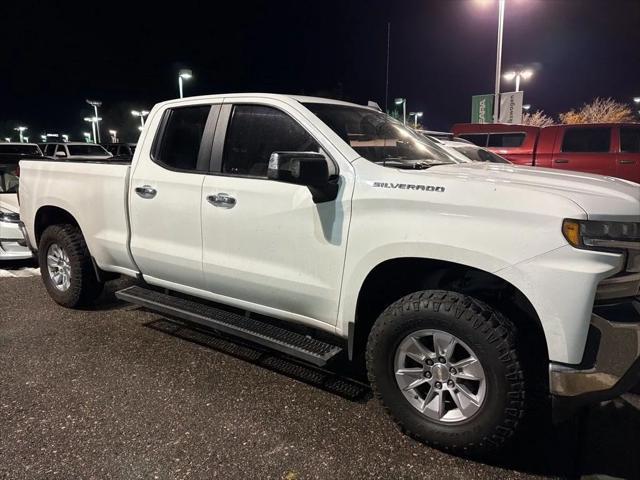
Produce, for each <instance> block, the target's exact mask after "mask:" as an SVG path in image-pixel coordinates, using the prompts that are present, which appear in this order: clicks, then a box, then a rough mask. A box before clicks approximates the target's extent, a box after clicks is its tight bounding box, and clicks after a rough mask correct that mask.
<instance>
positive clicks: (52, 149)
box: [44, 143, 56, 156]
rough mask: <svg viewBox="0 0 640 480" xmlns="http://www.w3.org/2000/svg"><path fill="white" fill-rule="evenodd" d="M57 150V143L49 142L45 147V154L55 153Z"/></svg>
mask: <svg viewBox="0 0 640 480" xmlns="http://www.w3.org/2000/svg"><path fill="white" fill-rule="evenodd" d="M55 150H56V145H55V144H54V143H49V144H47V146H46V147H45V149H44V154H45V155H49V156H51V155H53V152H55Z"/></svg>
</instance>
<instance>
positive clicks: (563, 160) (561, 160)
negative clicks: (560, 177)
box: [554, 158, 569, 163]
mask: <svg viewBox="0 0 640 480" xmlns="http://www.w3.org/2000/svg"><path fill="white" fill-rule="evenodd" d="M554 162H555V163H569V160H566V159H564V158H558V159H557V160H554Z"/></svg>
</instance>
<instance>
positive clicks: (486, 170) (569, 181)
mask: <svg viewBox="0 0 640 480" xmlns="http://www.w3.org/2000/svg"><path fill="white" fill-rule="evenodd" d="M425 172H429V173H430V174H431V175H438V176H443V177H448V176H455V177H456V178H457V179H459V180H462V179H465V180H467V181H476V182H478V181H479V182H490V183H494V184H502V185H509V186H512V187H522V188H523V189H534V190H539V191H544V192H547V193H552V194H555V195H560V196H562V197H564V198H567V199H569V200H571V201H572V202H574V203H576V204H577V205H579V206H580V207H581V208H582V209H583V210H584V211H585V213H586V214H587V217H588V218H589V219H592V220H614V219H615V220H620V221H622V220H626V221H640V184H637V183H634V182H630V181H628V180H623V179H620V178H614V177H606V176H602V175H593V174H589V173H582V172H572V171H566V170H563V171H560V170H554V169H550V168H539V167H525V166H515V165H506V164H504V165H503V164H496V163H486V162H473V163H465V164H457V165H441V166H437V167H432V168H430V169H428V170H425Z"/></svg>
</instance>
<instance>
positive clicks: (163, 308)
mask: <svg viewBox="0 0 640 480" xmlns="http://www.w3.org/2000/svg"><path fill="white" fill-rule="evenodd" d="M116 297H118V298H119V299H120V300H124V301H125V302H129V303H134V304H136V305H141V306H143V307H145V308H148V309H149V310H153V311H155V312H158V313H162V314H165V315H170V316H174V317H178V318H181V319H183V320H187V321H190V322H194V323H198V324H200V325H204V326H206V327H209V328H213V329H215V330H218V331H220V332H224V333H226V334H229V335H233V336H236V337H240V338H243V339H245V340H249V341H251V342H254V343H258V344H260V345H264V346H266V347H269V348H271V349H273V350H277V351H279V352H282V353H286V354H287V355H291V356H292V357H296V358H300V359H302V360H305V361H307V362H310V363H312V364H314V365H317V366H319V367H322V366H324V365H325V364H326V363H327V362H328V361H329V360H330V359H331V358H332V357H334V356H335V355H337V354H338V353H340V351H341V350H342V349H341V348H340V347H338V346H337V345H332V344H330V343H326V342H323V341H322V340H318V339H315V338H311V337H308V336H306V335H303V334H301V333H298V332H293V331H291V330H287V329H285V328H281V327H277V326H275V325H271V324H270V323H267V322H261V321H260V320H256V319H254V318H250V317H247V316H244V315H239V314H237V313H233V312H228V311H226V310H222V309H220V308H216V307H212V306H209V305H205V304H202V303H198V302H194V301H191V300H186V299H184V298H180V297H174V296H171V295H166V294H164V293H160V292H156V291H154V290H149V289H146V288H143V287H137V286H136V287H129V288H125V289H124V290H120V291H118V292H116Z"/></svg>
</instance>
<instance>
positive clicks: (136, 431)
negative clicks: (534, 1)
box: [0, 277, 640, 480]
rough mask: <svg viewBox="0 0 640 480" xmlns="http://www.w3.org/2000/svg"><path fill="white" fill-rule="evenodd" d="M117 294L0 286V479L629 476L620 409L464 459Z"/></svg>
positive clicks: (314, 379) (331, 387) (314, 377)
mask: <svg viewBox="0 0 640 480" xmlns="http://www.w3.org/2000/svg"><path fill="white" fill-rule="evenodd" d="M118 286H121V285H111V286H110V288H109V289H108V291H107V293H106V294H105V295H104V296H103V298H102V299H101V301H100V303H99V304H98V305H97V306H96V307H95V308H94V309H92V310H86V311H79V310H67V309H64V308H62V307H59V306H58V305H56V304H55V303H54V302H53V301H51V300H50V299H49V297H48V296H47V294H46V292H45V290H44V288H43V287H42V285H41V282H40V279H39V278H37V277H34V278H0V478H7V479H21V478H29V479H32V478H64V479H68V478H96V479H98V478H100V479H102V478H153V479H156V478H157V479H165V478H166V479H174V478H176V479H179V478H225V479H227V478H229V479H238V478H252V479H253V478H255V479H263V478H264V479H267V478H273V479H281V478H282V479H288V480H292V479H303V478H319V479H343V478H345V479H347V478H348V479H360V478H367V479H369V478H380V479H396V478H438V479H448V478H465V479H493V478H514V479H516V478H538V477H546V476H551V477H580V476H591V475H594V474H599V475H609V476H613V477H617V478H640V459H639V458H638V457H639V455H638V453H640V447H639V445H640V411H638V410H637V409H636V408H635V407H634V406H632V405H631V404H629V403H627V402H625V401H622V400H619V401H615V402H609V403H607V404H603V405H601V406H598V407H595V408H592V409H591V410H589V411H588V412H587V413H586V414H585V415H583V416H582V417H580V418H577V419H575V421H574V422H572V423H569V424H567V425H564V426H563V427H562V428H551V427H550V426H547V425H546V424H544V425H538V427H539V429H538V430H537V431H536V432H534V433H532V434H531V435H530V436H529V437H528V438H527V439H526V441H522V442H520V443H519V444H518V445H517V446H516V447H514V448H513V449H512V450H511V451H509V452H505V453H504V454H502V455H501V456H499V457H498V458H496V459H493V460H491V461H485V462H475V461H471V460H468V459H463V458H459V457H455V456H451V455H448V454H445V453H442V452H440V451H438V450H434V449H431V448H429V447H427V446H425V445H422V444H420V443H418V442H416V441H414V440H412V439H410V438H408V437H407V436H405V435H403V434H402V433H400V432H399V431H398V430H397V429H396V428H395V426H394V425H393V424H392V422H391V421H390V420H389V418H388V417H387V416H386V415H385V413H384V412H383V411H382V408H381V407H380V406H379V405H378V404H377V402H376V401H375V400H373V399H371V395H370V392H369V390H368V388H367V386H366V385H362V384H361V383H360V382H359V380H360V379H359V378H355V380H354V379H353V377H346V376H343V375H340V374H337V373H335V372H323V371H318V370H315V369H312V368H309V367H305V366H302V365H300V364H298V363H296V362H295V361H292V360H288V359H286V358H284V357H280V356H276V355H272V354H270V353H268V352H265V351H261V350H259V349H256V348H252V347H251V346H249V345H247V344H239V343H237V342H231V341H229V339H225V338H222V337H216V336H214V335H211V334H208V333H207V334H205V333H202V332H198V331H195V330H193V329H190V328H186V327H185V326H181V325H180V324H177V323H175V322H171V321H168V320H167V319H164V318H163V317H161V316H158V315H156V314H153V313H150V312H147V311H143V310H140V309H136V308H133V307H131V306H128V305H126V304H123V303H120V302H118V301H116V300H115V298H114V297H113V291H114V290H115V289H116V288H118ZM336 370H337V371H341V369H340V366H338V367H336ZM543 423H544V422H543ZM591 478H596V477H591Z"/></svg>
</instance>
